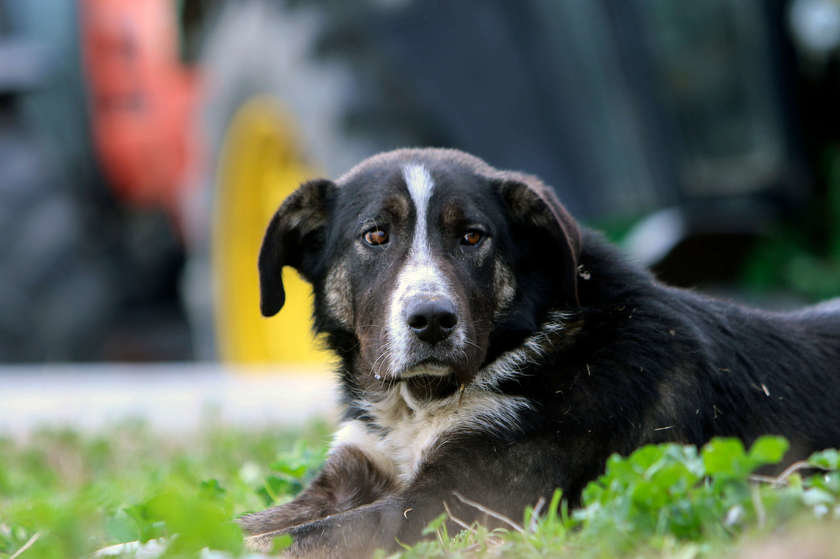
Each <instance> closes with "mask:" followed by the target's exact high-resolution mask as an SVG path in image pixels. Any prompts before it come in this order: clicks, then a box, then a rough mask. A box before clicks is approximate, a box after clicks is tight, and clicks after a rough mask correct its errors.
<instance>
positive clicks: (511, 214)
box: [498, 173, 581, 306]
mask: <svg viewBox="0 0 840 559" xmlns="http://www.w3.org/2000/svg"><path fill="white" fill-rule="evenodd" d="M498 188H499V193H500V195H501V197H502V200H503V201H504V203H505V206H506V207H507V213H508V218H509V219H510V222H511V225H512V226H513V233H514V236H515V237H517V236H518V237H520V238H521V237H522V236H526V237H527V238H528V240H529V242H530V243H531V245H532V246H531V250H530V251H529V252H531V253H532V256H531V257H532V259H533V260H534V265H535V266H538V267H540V268H541V269H544V270H550V271H552V272H553V273H552V274H551V275H552V282H553V287H554V288H555V292H556V293H558V294H560V296H561V299H562V300H561V302H562V303H563V304H565V305H570V306H577V305H578V304H579V299H578V291H577V277H578V270H577V268H578V259H579V257H580V244H581V233H580V228H579V227H578V224H577V222H575V220H574V219H573V218H572V216H571V215H569V212H568V211H566V208H564V207H563V205H562V204H561V203H560V201H559V200H558V199H557V196H556V195H555V194H554V192H553V191H552V190H551V189H550V188H548V187H547V186H546V185H544V184H543V183H542V182H541V181H540V180H539V179H537V178H536V177H533V176H530V175H523V174H519V173H510V174H508V175H507V176H505V177H504V178H503V179H501V180H499V181H498Z"/></svg>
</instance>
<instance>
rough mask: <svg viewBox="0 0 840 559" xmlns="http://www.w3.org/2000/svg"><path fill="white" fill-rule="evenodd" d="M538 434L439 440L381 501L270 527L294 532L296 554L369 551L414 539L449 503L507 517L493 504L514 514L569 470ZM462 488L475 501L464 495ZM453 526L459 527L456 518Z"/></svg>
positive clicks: (456, 509) (471, 517)
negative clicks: (516, 439) (534, 437)
mask: <svg viewBox="0 0 840 559" xmlns="http://www.w3.org/2000/svg"><path fill="white" fill-rule="evenodd" d="M543 444H544V443H541V442H540V441H530V442H522V443H518V444H513V445H510V444H506V443H500V442H493V441H492V440H487V439H484V440H481V439H479V438H476V439H473V440H461V441H455V440H452V441H450V442H449V443H448V444H447V445H446V446H443V447H442V448H440V449H439V450H438V451H437V452H436V453H435V455H434V456H430V457H429V458H430V460H429V461H428V462H426V463H425V464H424V466H423V467H422V468H421V469H420V471H419V472H418V473H417V475H416V477H415V478H414V480H413V481H412V482H411V483H409V484H408V486H407V487H405V488H404V489H403V490H401V491H399V492H398V493H395V494H390V495H387V496H385V497H384V498H382V499H380V500H378V501H376V502H375V503H371V504H367V505H364V506H360V507H358V508H355V509H352V510H348V511H346V512H343V513H340V514H335V515H332V516H329V517H326V518H322V519H319V520H316V521H314V522H311V523H308V524H303V525H299V526H295V527H293V528H292V529H290V530H280V531H278V532H276V533H274V534H266V541H270V540H271V538H272V537H274V536H277V535H280V534H281V533H289V534H291V536H292V538H293V544H292V547H291V548H290V549H289V550H288V553H289V555H290V556H293V557H369V556H370V555H371V554H372V553H373V552H374V551H375V550H376V549H378V548H383V549H385V550H393V549H395V548H397V547H398V545H399V544H398V542H399V543H404V544H413V543H415V542H417V541H418V540H420V539H421V538H422V537H423V534H422V532H423V528H425V526H427V525H428V523H429V522H431V521H432V520H433V519H434V518H435V517H437V516H438V515H439V514H441V513H442V512H444V510H445V508H444V503H446V504H447V506H448V508H449V510H450V511H451V512H452V514H453V515H454V516H455V517H457V518H458V519H459V520H461V521H463V522H466V523H468V524H471V523H473V522H476V521H477V522H481V523H483V524H485V525H487V526H490V527H493V526H499V525H502V523H501V522H500V521H499V520H498V518H496V517H495V516H494V515H493V514H488V512H487V511H488V510H489V511H493V513H498V514H500V515H504V516H506V517H508V518H510V519H513V520H515V521H516V520H519V519H520V518H521V517H522V511H523V510H524V509H525V507H526V506H527V505H529V504H530V505H533V504H535V503H536V502H537V500H538V499H539V498H540V497H545V498H550V496H551V492H552V491H553V490H554V488H555V487H556V486H557V485H558V484H560V485H563V477H564V476H563V475H562V474H561V473H560V472H559V471H558V470H557V469H554V468H553V467H551V465H552V464H554V463H559V460H554V459H553V458H550V459H546V457H545V455H544V454H543V455H540V453H539V452H538V450H539V449H540V448H541V447H542V445H543ZM458 495H461V496H463V497H465V498H466V499H467V500H469V501H471V502H474V503H477V504H479V505H480V506H474V505H472V504H468V503H467V502H464V501H462V500H461V499H460V498H459V497H458ZM450 528H451V533H455V532H457V531H458V530H459V528H458V526H457V525H455V524H454V523H453V524H451V526H450Z"/></svg>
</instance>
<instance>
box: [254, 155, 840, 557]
mask: <svg viewBox="0 0 840 559" xmlns="http://www.w3.org/2000/svg"><path fill="white" fill-rule="evenodd" d="M283 266H292V267H294V268H296V269H297V270H298V271H299V272H300V273H301V274H302V275H303V276H304V277H305V278H306V279H307V280H309V281H310V282H311V283H312V285H313V288H314V293H315V329H316V331H318V332H323V333H325V334H326V339H327V341H328V344H329V347H330V348H331V349H332V350H333V351H334V352H335V353H336V354H337V355H338V357H339V358H340V363H341V365H340V367H339V371H338V372H339V375H340V378H341V385H342V389H343V400H344V405H345V406H346V411H345V413H344V423H343V424H342V426H341V428H340V429H339V431H338V432H337V433H336V436H335V441H334V443H333V446H332V450H331V452H330V455H329V458H328V459H327V463H326V465H325V466H324V468H323V471H322V472H321V473H320V475H319V476H318V477H317V478H316V479H315V481H314V482H313V483H312V484H311V485H310V486H309V487H308V488H307V489H305V490H304V491H303V492H302V493H301V494H300V495H299V496H298V497H297V498H296V499H295V500H294V501H292V502H290V503H288V504H286V505H282V506H279V507H275V508H272V509H269V510H266V511H264V512H260V513H256V514H250V515H247V516H245V517H243V518H242V519H241V524H242V526H243V528H244V529H245V530H246V531H247V532H249V533H250V534H253V535H252V537H251V538H250V544H251V546H252V547H255V548H258V549H259V548H261V549H270V547H271V540H272V538H273V537H274V536H276V535H279V534H283V533H290V534H291V535H292V536H293V539H294V544H293V547H292V549H291V550H290V552H291V553H292V554H293V555H315V556H335V557H347V556H364V555H366V554H369V553H370V552H371V551H372V550H374V549H376V548H386V549H392V548H394V547H395V546H396V542H397V540H399V541H400V542H404V543H411V542H414V541H416V540H418V539H419V538H420V537H421V531H422V528H423V527H424V526H425V525H426V524H427V523H428V522H429V521H431V520H432V519H433V518H435V517H436V516H437V515H438V514H440V513H441V511H443V503H444V502H446V503H447V504H448V506H449V509H450V510H451V511H452V513H453V514H454V515H455V516H456V517H459V518H460V519H463V520H466V521H467V522H471V521H473V520H479V521H484V522H488V523H491V524H492V522H493V519H492V518H486V517H485V516H484V515H483V514H482V513H481V512H480V511H479V510H478V508H474V507H472V506H468V505H466V504H464V502H462V501H461V500H460V499H459V498H456V497H455V493H458V494H460V495H462V496H463V497H465V498H466V499H470V500H472V501H476V502H478V503H480V504H481V505H484V507H486V508H488V509H492V510H493V511H496V512H499V513H501V514H504V515H507V516H508V517H511V518H514V519H518V518H521V515H522V512H523V509H524V508H525V507H526V506H527V505H533V504H535V503H536V502H537V500H538V499H539V498H540V497H546V498H549V497H550V496H551V494H552V492H553V491H554V489H555V488H557V487H560V488H562V489H563V491H564V495H565V497H566V498H567V499H569V500H570V502H571V503H572V504H575V503H576V502H577V500H578V499H579V495H580V492H581V490H582V488H583V487H584V485H585V484H586V483H587V482H589V481H590V480H592V479H593V478H595V477H596V476H597V475H599V474H600V473H601V472H602V470H603V467H604V463H605V461H606V459H607V457H608V456H609V455H610V454H611V453H614V452H618V453H622V454H625V453H629V452H631V451H632V450H633V449H635V448H636V447H638V446H641V445H644V444H647V443H657V442H664V441H678V442H681V443H692V444H698V445H700V444H702V443H704V442H705V441H708V440H709V438H711V437H713V436H735V437H740V438H741V439H742V440H744V441H745V442H746V443H750V442H751V441H752V440H753V439H755V438H756V437H758V436H759V435H762V434H765V433H773V434H780V435H784V436H786V437H787V438H788V439H789V440H790V441H791V443H792V444H791V449H790V451H789V452H788V455H787V456H786V460H787V461H790V460H793V459H795V458H799V457H803V456H805V455H807V454H808V453H810V452H812V451H815V450H817V449H822V448H824V447H829V446H837V445H840V301H838V300H835V301H833V302H829V303H825V304H823V305H820V306H816V307H812V308H809V309H806V310H803V311H800V312H793V313H785V314H779V313H767V312H760V311H755V310H749V309H745V308H743V307H740V306H737V305H733V304H731V303H725V302H721V301H718V300H715V299H710V298H708V297H704V296H701V295H697V294H695V293H692V292H689V291H684V290H679V289H674V288H670V287H667V286H664V285H662V284H660V283H657V281H656V280H655V279H654V278H653V277H652V276H651V275H650V274H649V273H647V272H646V271H645V270H642V269H639V268H638V267H636V266H634V265H632V264H628V263H627V262H625V261H624V259H623V258H622V256H621V255H620V254H619V252H618V251H617V250H616V249H614V248H612V247H610V246H609V245H607V244H606V243H605V242H604V241H602V240H601V238H600V237H599V236H598V235H597V234H595V233H593V232H591V231H588V230H585V229H582V228H580V227H579V226H578V225H577V224H576V223H575V221H574V220H573V219H572V218H571V217H570V216H569V214H568V213H567V212H566V210H565V209H564V208H563V206H562V205H561V204H560V203H559V202H558V201H557V199H556V198H555V196H554V194H553V193H552V192H551V190H550V189H548V188H546V187H545V186H544V185H543V184H542V183H540V181H539V180H538V179H536V178H534V177H532V176H528V175H524V174H519V173H514V172H503V171H498V170H496V169H494V168H492V167H490V166H489V165H487V164H486V163H484V162H483V161H481V160H479V159H477V158H475V157H472V156H470V155H467V154H465V153H461V152H458V151H454V150H442V149H412V150H399V151H394V152H389V153H384V154H380V155H377V156H375V157H372V158H370V159H368V160H366V161H364V162H362V163H361V164H359V165H358V166H357V167H355V168H354V169H352V170H351V171H350V172H348V173H347V174H346V175H344V176H343V177H341V178H340V179H339V180H337V181H336V182H332V181H329V180H315V181H312V182H308V183H306V184H304V185H302V186H301V187H300V188H299V189H298V190H297V191H296V192H295V193H294V194H292V195H291V196H290V197H289V198H288V199H287V200H286V201H285V202H284V203H283V205H282V206H281V207H280V209H279V210H278V211H277V213H276V215H275V216H274V218H273V219H272V220H271V223H270V224H269V226H268V230H267V231H266V234H265V239H264V241H263V246H262V251H261V253H260V258H259V271H260V286H261V290H262V303H261V304H262V312H263V314H265V315H266V316H271V315H274V314H275V313H277V312H278V311H279V310H280V309H281V307H282V306H283V302H284V292H283V285H282V283H281V276H280V271H281V268H282V267H283Z"/></svg>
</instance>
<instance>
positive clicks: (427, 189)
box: [402, 165, 435, 261]
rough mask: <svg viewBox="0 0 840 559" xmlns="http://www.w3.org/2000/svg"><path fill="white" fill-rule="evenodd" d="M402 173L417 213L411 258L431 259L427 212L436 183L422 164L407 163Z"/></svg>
mask: <svg viewBox="0 0 840 559" xmlns="http://www.w3.org/2000/svg"><path fill="white" fill-rule="evenodd" d="M402 174H403V180H405V185H406V187H408V193H409V194H410V195H411V201H412V202H413V203H414V209H415V211H416V214H417V221H416V222H415V224H414V237H412V242H411V254H410V258H411V260H418V261H420V260H422V261H428V260H431V255H430V252H431V249H430V247H429V233H428V228H427V226H426V214H427V213H428V209H429V200H431V198H432V191H433V190H434V189H435V183H434V181H433V180H432V176H431V175H430V174H429V171H428V170H427V169H426V168H425V167H423V166H422V165H406V166H405V167H403V173H402Z"/></svg>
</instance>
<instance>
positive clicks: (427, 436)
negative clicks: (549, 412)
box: [333, 389, 528, 486]
mask: <svg viewBox="0 0 840 559" xmlns="http://www.w3.org/2000/svg"><path fill="white" fill-rule="evenodd" d="M527 407H528V402H527V401H526V400H525V399H523V398H519V397H512V396H504V395H500V394H492V393H488V392H483V391H470V390H468V391H467V393H466V394H464V396H463V398H459V397H458V396H457V395H453V396H450V397H447V398H442V399H438V400H432V401H426V402H418V401H417V400H416V399H414V398H412V397H411V395H410V394H409V393H408V391H407V390H405V389H395V390H393V391H392V392H390V393H389V394H388V395H387V396H386V397H385V398H383V399H381V400H379V401H377V402H373V403H370V404H368V405H367V406H366V411H367V413H368V414H369V415H370V417H371V418H373V422H372V423H373V425H368V424H365V423H364V422H362V421H360V420H352V421H348V422H346V423H344V424H343V425H342V427H341V429H340V430H339V431H338V432H337V433H336V437H335V441H334V443H333V448H335V447H338V446H341V445H346V444H349V445H354V446H356V447H358V448H359V449H360V450H362V451H363V452H364V453H365V454H366V455H367V456H368V457H369V458H370V459H371V461H372V462H373V463H374V464H375V465H376V466H377V467H378V468H379V469H380V470H382V471H383V472H385V473H387V474H389V475H390V476H391V477H392V478H393V479H394V480H395V481H397V482H398V484H400V485H403V486H405V485H406V484H408V483H410V482H411V481H412V480H413V479H414V478H415V477H416V476H417V474H418V472H419V471H420V470H421V468H422V466H423V464H424V462H425V461H426V460H427V459H428V458H429V457H430V456H431V455H432V454H433V453H434V452H435V450H437V449H440V448H442V447H443V446H444V445H446V444H447V442H448V441H449V440H451V439H452V438H453V437H456V436H458V435H459V434H461V433H465V432H467V431H492V430H497V429H515V428H516V426H517V423H518V414H519V412H520V411H521V410H522V409H524V408H527Z"/></svg>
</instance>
